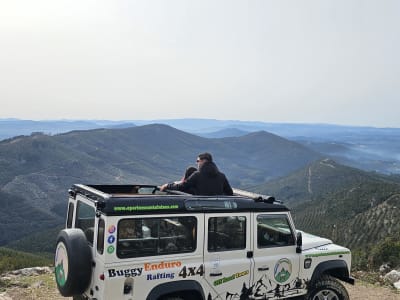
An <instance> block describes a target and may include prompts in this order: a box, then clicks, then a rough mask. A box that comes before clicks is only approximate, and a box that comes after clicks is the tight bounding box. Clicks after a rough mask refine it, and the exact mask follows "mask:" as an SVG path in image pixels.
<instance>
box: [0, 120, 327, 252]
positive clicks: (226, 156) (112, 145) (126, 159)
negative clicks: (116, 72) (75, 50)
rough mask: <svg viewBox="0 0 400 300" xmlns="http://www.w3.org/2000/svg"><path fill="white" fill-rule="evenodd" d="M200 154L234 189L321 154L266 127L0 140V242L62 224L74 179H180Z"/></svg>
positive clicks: (145, 129) (160, 128)
mask: <svg viewBox="0 0 400 300" xmlns="http://www.w3.org/2000/svg"><path fill="white" fill-rule="evenodd" d="M205 151H208V152H211V153H212V154H213V156H214V159H215V161H216V163H217V165H218V167H219V168H220V169H221V170H222V171H223V172H225V173H226V175H227V176H228V178H229V180H230V182H231V185H232V186H235V187H240V188H243V187H246V186H250V185H255V184H259V183H263V182H266V181H268V180H270V179H272V178H277V177H279V176H284V175H287V174H289V173H291V172H293V171H294V170H296V169H299V168H301V167H304V166H305V165H307V164H309V163H310V162H312V161H315V160H316V159H318V158H320V154H318V153H316V152H314V151H312V150H310V149H308V148H306V147H304V146H303V145H301V144H298V143H296V142H292V141H289V140H286V139H284V138H282V137H279V136H276V135H274V134H271V133H268V132H265V131H260V132H254V133H250V134H247V135H245V136H241V137H230V138H219V139H218V138H215V139H208V138H203V137H199V136H197V135H193V134H189V133H186V132H183V131H180V130H177V129H175V128H172V127H170V126H166V125H161V124H153V125H145V126H136V127H130V128H122V129H94V130H87V131H72V132H69V133H64V134H58V135H54V136H49V135H45V134H42V133H35V134H32V135H30V136H18V137H15V138H11V139H6V140H3V141H1V142H0V192H1V195H0V199H1V200H0V201H1V202H2V204H4V206H3V207H6V209H2V210H1V212H0V219H1V220H2V221H1V222H2V223H3V224H2V225H1V226H0V245H4V244H6V243H8V242H10V241H12V240H15V239H18V238H22V237H24V236H29V235H30V234H32V233H34V232H38V231H41V230H45V229H48V228H51V227H53V226H56V225H57V224H62V223H63V220H64V218H65V211H66V200H67V190H68V188H69V187H70V186H71V185H72V184H74V183H84V184H129V183H142V184H156V185H160V184H163V183H165V182H171V181H174V180H177V179H179V178H181V177H182V174H183V172H184V170H185V168H186V167H187V166H188V165H194V164H195V159H196V157H197V154H199V153H201V152H205ZM10 212H12V213H10ZM14 215H15V216H14ZM39 220H40V221H39Z"/></svg>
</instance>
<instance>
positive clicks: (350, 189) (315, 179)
mask: <svg viewBox="0 0 400 300" xmlns="http://www.w3.org/2000/svg"><path fill="white" fill-rule="evenodd" d="M255 189H256V190H257V191H258V192H262V193H267V194H273V195H275V196H277V198H279V199H282V200H283V201H284V202H285V204H287V205H288V206H289V207H291V208H292V209H293V213H294V216H295V221H296V225H297V227H298V228H300V229H302V230H305V231H308V232H312V233H314V234H317V235H323V236H326V237H329V238H332V239H333V240H334V241H336V242H338V243H340V244H344V245H346V246H349V247H356V248H359V247H364V246H373V245H374V244H376V243H378V242H381V241H383V240H384V239H385V238H387V237H397V236H398V237H400V213H399V212H400V209H399V208H400V184H398V178H395V177H390V176H383V175H379V174H376V173H369V172H364V171H360V170H358V169H354V168H350V167H346V166H343V165H340V164H337V163H335V162H334V161H332V160H320V161H317V162H314V163H312V164H310V165H309V166H307V167H305V168H303V169H301V170H299V171H297V172H294V173H292V174H291V175H289V176H287V177H284V178H280V179H279V180H274V181H271V182H269V183H267V184H264V185H261V186H258V187H256V188H255Z"/></svg>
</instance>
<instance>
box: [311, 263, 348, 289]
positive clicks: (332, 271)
mask: <svg viewBox="0 0 400 300" xmlns="http://www.w3.org/2000/svg"><path fill="white" fill-rule="evenodd" d="M323 275H330V276H332V277H335V278H337V279H340V280H342V281H344V282H347V283H350V284H354V278H352V277H351V276H350V274H349V268H348V266H347V263H346V262H345V261H344V260H339V259H337V260H329V261H324V262H321V263H319V264H318V265H317V267H316V268H315V270H314V272H313V275H312V277H311V282H310V283H311V285H312V284H314V283H315V282H316V281H317V280H318V278H320V277H321V276H323Z"/></svg>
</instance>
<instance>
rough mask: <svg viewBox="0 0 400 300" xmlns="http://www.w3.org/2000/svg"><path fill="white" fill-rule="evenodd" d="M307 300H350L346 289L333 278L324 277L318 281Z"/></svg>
mask: <svg viewBox="0 0 400 300" xmlns="http://www.w3.org/2000/svg"><path fill="white" fill-rule="evenodd" d="M306 299H307V300H350V297H349V294H348V293H347V290H346V288H345V287H344V286H343V285H342V284H341V283H340V282H339V281H338V280H337V279H336V278H334V277H332V276H328V275H325V276H322V277H321V279H319V280H317V281H316V282H315V284H314V285H313V287H312V288H311V290H310V292H309V293H308V295H307V297H306Z"/></svg>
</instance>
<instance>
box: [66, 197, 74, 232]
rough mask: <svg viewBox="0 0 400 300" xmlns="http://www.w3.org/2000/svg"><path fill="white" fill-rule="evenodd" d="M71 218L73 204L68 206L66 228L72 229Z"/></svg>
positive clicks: (72, 215)
mask: <svg viewBox="0 0 400 300" xmlns="http://www.w3.org/2000/svg"><path fill="white" fill-rule="evenodd" d="M73 217H74V204H73V203H72V202H70V203H69V205H68V216H67V228H71V227H72V219H73Z"/></svg>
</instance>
